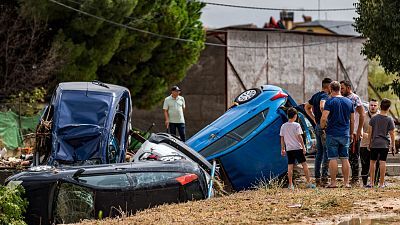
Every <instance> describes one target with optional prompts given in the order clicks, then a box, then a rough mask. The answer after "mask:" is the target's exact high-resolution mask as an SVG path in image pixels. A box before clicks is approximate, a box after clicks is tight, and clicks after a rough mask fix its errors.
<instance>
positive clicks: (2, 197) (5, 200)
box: [0, 185, 28, 225]
mask: <svg viewBox="0 0 400 225" xmlns="http://www.w3.org/2000/svg"><path fill="white" fill-rule="evenodd" d="M23 194H24V189H23V187H22V186H19V185H18V186H13V187H11V186H10V187H9V186H0V225H26V223H25V222H24V221H23V219H24V218H23V216H22V214H23V213H25V210H26V207H27V205H28V202H27V200H26V199H23V198H22V195H23Z"/></svg>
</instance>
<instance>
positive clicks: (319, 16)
mask: <svg viewBox="0 0 400 225" xmlns="http://www.w3.org/2000/svg"><path fill="white" fill-rule="evenodd" d="M318 20H321V0H318Z"/></svg>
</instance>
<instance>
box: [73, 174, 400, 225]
mask: <svg viewBox="0 0 400 225" xmlns="http://www.w3.org/2000/svg"><path fill="white" fill-rule="evenodd" d="M387 181H388V186H387V187H386V188H383V189H378V188H370V189H367V188H362V187H353V188H336V189H327V188H317V189H306V188H305V185H304V184H299V185H298V186H297V187H296V189H295V190H294V191H291V190H288V189H287V188H283V187H280V185H279V184H274V185H272V186H268V187H267V186H263V185H261V186H259V187H258V188H257V189H256V190H249V191H242V192H238V193H234V194H231V195H228V196H224V197H215V198H212V199H208V200H202V201H192V202H187V203H181V204H171V205H163V206H158V207H156V208H152V209H147V210H144V211H141V212H138V213H136V214H135V215H132V216H127V215H124V216H122V217H120V218H114V219H104V220H91V221H82V222H81V223H79V225H95V224H96V225H100V224H104V225H106V224H107V225H109V224H111V225H113V224H141V225H143V224H339V223H341V222H343V221H348V220H350V219H351V218H381V217H385V218H387V217H389V218H392V217H395V216H396V215H399V214H400V199H399V198H398V196H399V195H400V178H397V177H391V178H389V179H388V180H387ZM399 222H400V218H396V219H393V218H392V220H391V222H385V223H384V224H399ZM342 224H343V223H342ZM345 224H350V223H347V222H346V223H345ZM356 224H360V223H356ZM361 224H364V223H361ZM368 224H372V223H370V222H369V223H368Z"/></svg>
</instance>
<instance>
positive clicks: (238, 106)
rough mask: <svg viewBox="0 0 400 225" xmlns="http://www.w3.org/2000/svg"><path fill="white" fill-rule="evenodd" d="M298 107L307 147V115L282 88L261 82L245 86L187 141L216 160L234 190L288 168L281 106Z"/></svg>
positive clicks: (310, 136) (310, 140) (311, 136)
mask: <svg viewBox="0 0 400 225" xmlns="http://www.w3.org/2000/svg"><path fill="white" fill-rule="evenodd" d="M288 107H295V108H296V109H297V110H298V111H299V116H298V122H299V123H300V125H301V127H302V129H303V131H304V134H303V139H304V141H305V146H306V148H307V151H308V152H312V151H313V150H312V148H315V133H314V130H313V126H312V123H311V122H310V121H311V120H310V119H309V118H308V116H307V114H306V113H305V111H304V110H303V108H302V107H300V106H298V105H297V103H296V102H295V101H294V99H293V98H292V97H291V96H290V95H289V94H288V93H287V92H286V91H285V90H283V89H282V88H280V87H277V86H273V85H264V86H261V87H260V88H253V89H249V90H246V91H244V92H243V93H241V94H240V95H239V96H238V97H237V98H236V99H235V104H234V106H233V107H231V108H230V109H229V110H228V111H226V112H225V113H224V114H223V115H222V116H221V117H219V118H218V119H216V120H215V121H214V122H213V123H211V124H209V125H208V126H207V127H205V128H204V129H202V130H201V131H199V132H198V133H196V134H195V135H194V136H192V137H191V138H190V139H189V140H188V141H187V142H186V144H187V145H189V146H190V147H191V148H193V149H194V150H196V151H197V152H199V153H200V154H201V155H203V156H204V157H205V158H207V160H209V161H213V160H215V161H217V164H218V167H219V172H220V174H221V177H224V178H226V179H225V180H224V183H225V185H226V186H227V187H230V188H231V189H233V190H237V191H239V190H242V189H247V188H252V187H254V186H256V185H257V183H259V182H265V181H266V182H268V181H269V180H271V179H273V178H275V177H280V176H283V175H284V174H286V172H287V157H286V156H285V157H283V156H281V145H280V136H279V132H280V127H281V126H282V124H283V123H285V122H286V121H288V119H287V116H286V110H287V109H288Z"/></svg>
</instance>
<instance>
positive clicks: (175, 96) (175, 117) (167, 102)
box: [163, 86, 186, 141]
mask: <svg viewBox="0 0 400 225" xmlns="http://www.w3.org/2000/svg"><path fill="white" fill-rule="evenodd" d="M180 93H181V89H180V88H179V87H178V86H173V87H172V88H171V95H170V96H168V97H166V98H165V99H164V105H163V110H164V118H165V126H166V127H167V129H168V128H169V132H170V133H171V134H173V135H176V130H178V133H179V136H180V138H181V140H182V141H186V135H185V117H184V115H183V112H184V110H185V107H186V105H185V99H184V98H183V97H182V96H180V95H179V94H180Z"/></svg>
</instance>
